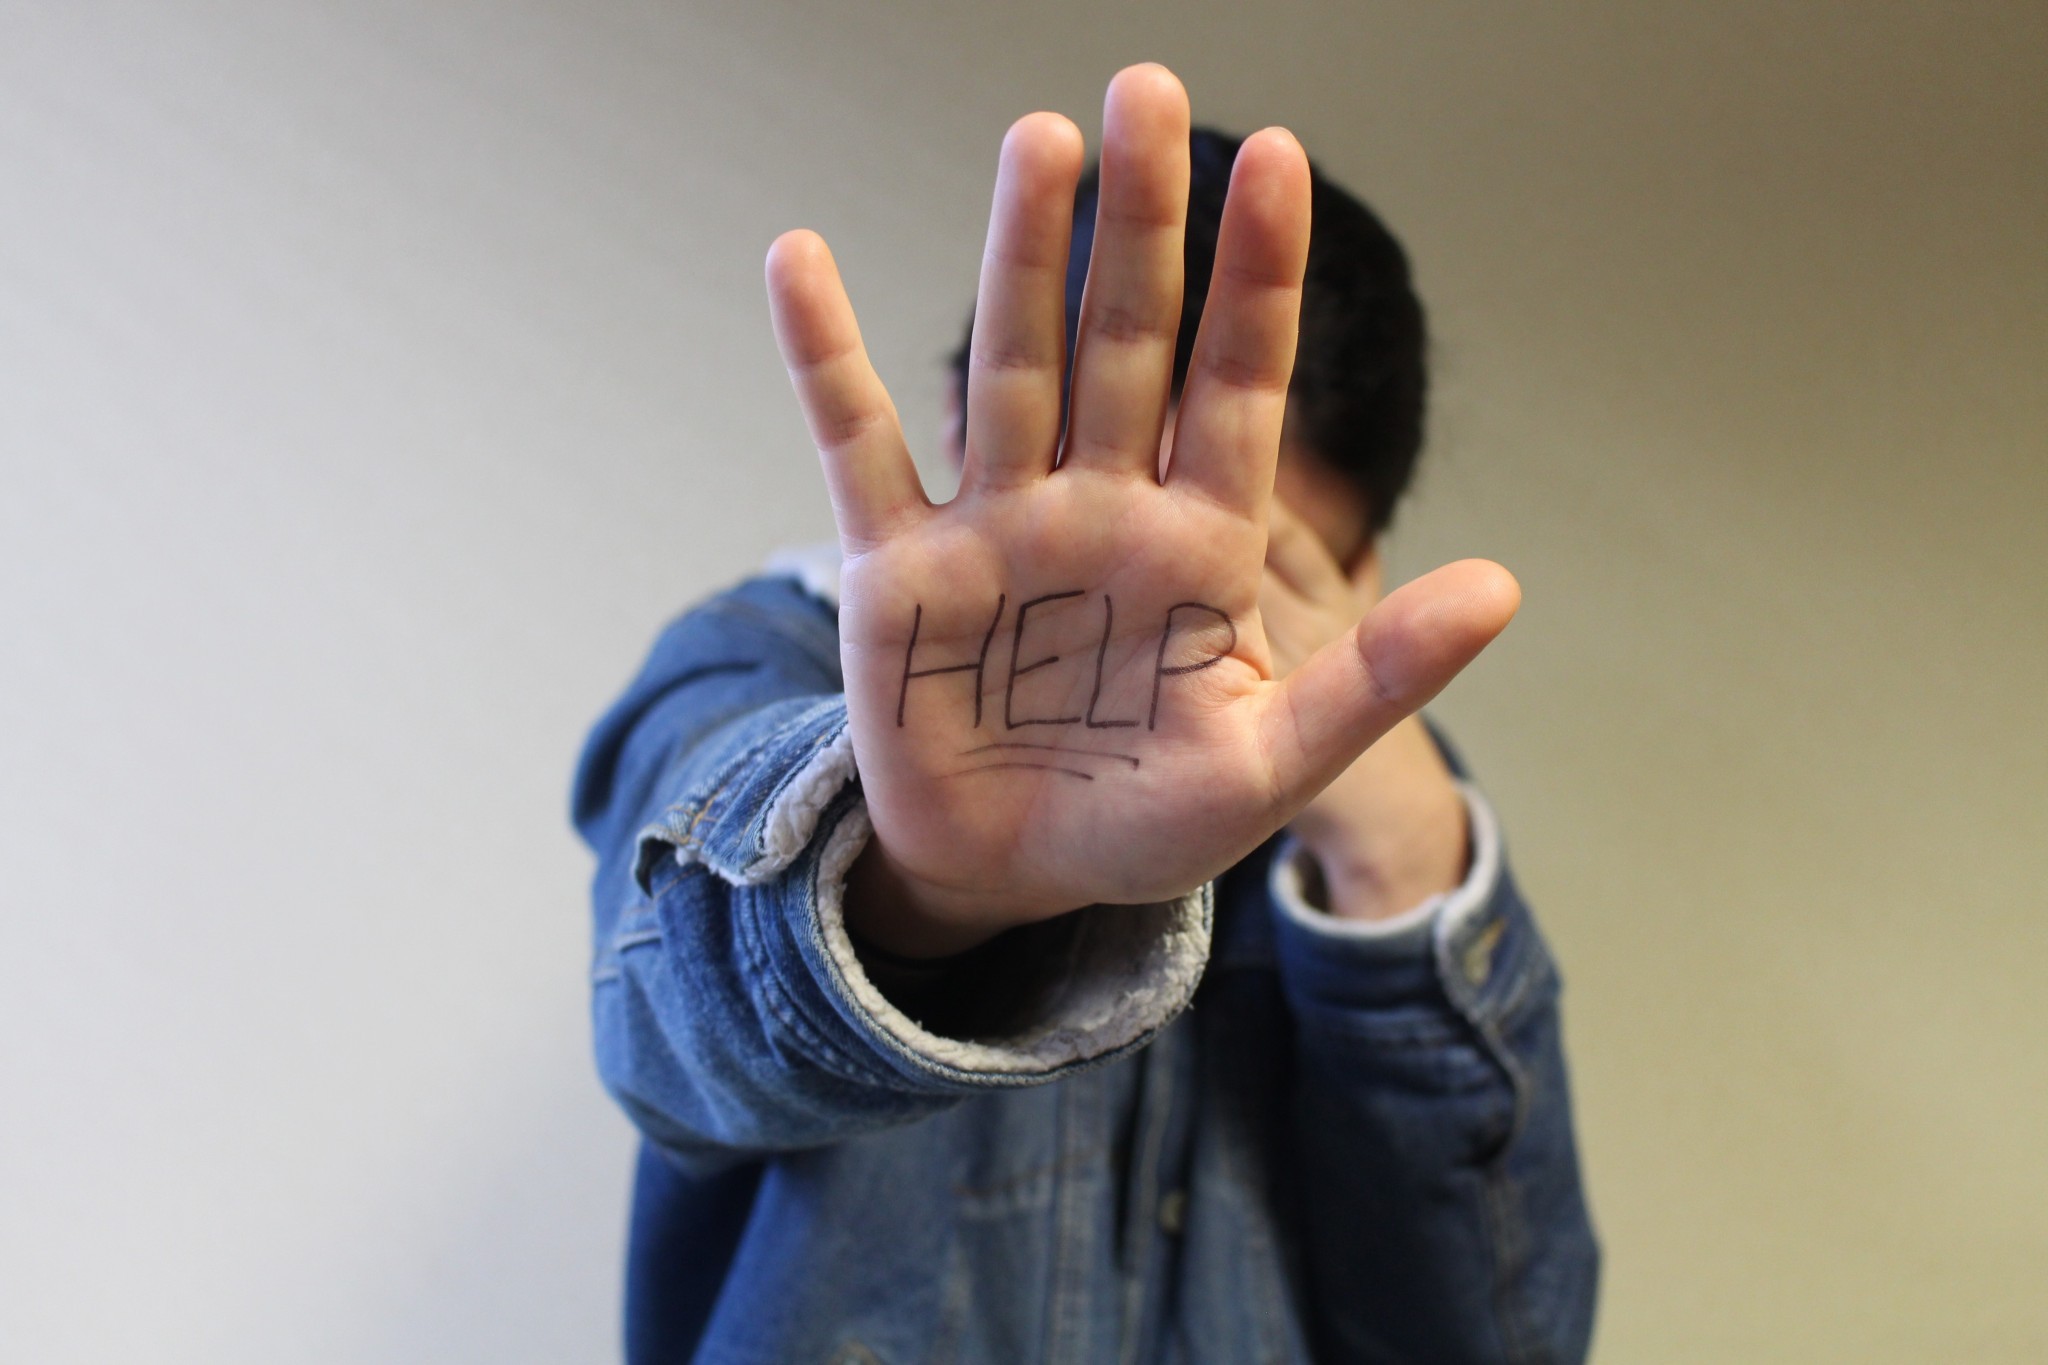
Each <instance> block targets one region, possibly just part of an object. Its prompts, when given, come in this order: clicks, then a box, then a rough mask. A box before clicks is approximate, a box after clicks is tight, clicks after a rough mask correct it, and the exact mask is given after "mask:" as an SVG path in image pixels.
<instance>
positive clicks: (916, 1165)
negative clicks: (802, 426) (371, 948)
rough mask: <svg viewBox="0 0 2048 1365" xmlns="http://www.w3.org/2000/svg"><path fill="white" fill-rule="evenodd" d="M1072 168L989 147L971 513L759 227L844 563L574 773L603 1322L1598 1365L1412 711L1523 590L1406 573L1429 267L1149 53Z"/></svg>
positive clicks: (686, 626) (823, 1353)
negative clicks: (604, 1134) (631, 1140)
mask: <svg viewBox="0 0 2048 1365" xmlns="http://www.w3.org/2000/svg"><path fill="white" fill-rule="evenodd" d="M1082 160H1083V148H1082V143H1081V137H1080V134H1079V132H1078V130H1077V129H1075V127H1074V125H1073V124H1071V123H1070V122H1068V121H1066V120H1065V119H1062V118H1059V117H1058V116H1055V115H1050V114H1035V115H1032V116H1030V117H1027V118H1025V119H1023V120H1021V121H1019V122H1018V123H1017V124H1016V125H1015V126H1014V127H1013V128H1012V129H1011V131H1010V134H1009V136H1008V138H1007V139H1006V140H1005V143H1004V147H1003V154H1002V159H1001V163H1000V169H999V172H998V176H997V182H996V196H995V206H994V210H993V214H992V218H991V224H990V231H989V244H988V251H987V255H986V257H985V259H984V267H983V274H982V281H981V288H980V296H979V299H978V301H977V306H976V311H975V317H974V323H973V328H972V334H971V339H970V342H969V344H968V345H967V346H966V347H965V348H964V350H963V353H962V355H961V356H960V357H959V362H958V371H959V377H960V381H961V382H960V384H959V386H958V388H959V392H958V398H959V403H958V413H957V416H958V418H959V420H958V421H957V422H956V424H955V430H954V444H955V446H956V453H957V454H958V456H959V458H960V461H961V469H962V475H961V487H960V493H959V495H958V496H957V497H956V498H955V499H954V500H953V501H952V502H949V503H947V504H944V505H941V506H934V505H932V504H931V503H930V502H929V501H928V500H927V498H926V497H925V494H924V491H923V489H922V487H921V486H920V483H919V480H918V477H917V474H916V471H915V469H914V467H913V466H912V464H911V461H910V458H909V456H908V454H907V452H906V450H905V448H904V444H903V437H902V433H901V430H900V428H899V426H898V423H897V421H896V416H895V411H894V409H893V407H892V406H891V404H890V402H889V399H888V396H887V394H886V393H885V392H884V391H883V389H882V387H881V384H880V382H879V380H878V379H877V378H876V376H875V374H874V372H873V370H872V368H871V367H870V366H869V364H868V362H867V359H866V356H865V353H864V352H863V350H862V348H861V345H860V339H859V333H858V330H857V328H856V326H855V323H854V319H853V314H852V311H851V308H850V306H849V304H848V303H847V299H846V295H845V293H844V290H843V289H842V288H841V286H840V283H839V279H838V275H837V272H836V270H835V269H834V267H833V264H832V260H831V257H830V255H829V253H828V252H827V251H826V249H825V246H824V244H823V242H822V241H820V240H819V239H818V238H817V237H816V236H814V235H812V234H809V233H790V234H787V235H786V236H784V237H783V238H781V239H780V240H778V241H777V242H776V243H775V245H774V247H773V248H772V249H771V252H770V255H769V259H768V283H769V294H770V301H771V308H772V311H773V315H774V321H775V327H776V334H777V337H778V340H779V342H780V344H781V346H782V350H783V354H784V358H785V360H786V362H787V364H788V366H789V370H790V374H791V378H792V381H793V383H794V385H795V388H796V392H797V396H798V400H799V402H800V403H801V405H802V407H803V409H804V412H805V415H806V417H807V419H808V420H809V423H810V427H811V431H812V434H813V437H814V439H815V441H816V443H817V446H818V449H819V452H820V455H821V458H822V460H823V463H824V469H825V475H826V482H827V485H828V487H829V489H830V492H831V497H832V504H833V509H834V514H835V518H836V521H837V524H838V528H839V537H840V545H839V554H838V555H837V556H834V557H829V558H820V557H816V556H813V557H810V558H808V559H806V558H803V557H792V558H790V559H787V560H785V561H784V562H782V563H780V564H778V565H777V566H774V567H773V571H771V573H770V574H768V575H766V576H763V577H761V578H757V579H754V580H751V581H749V582H747V583H744V584H742V585H741V586H740V587H738V588H736V589H734V590H732V591H730V592H728V593H726V594H724V595H723V596H721V597H719V598H716V599H714V600H713V601H711V602H709V603H707V604H705V605H703V606H700V607H698V608H697V609H695V610H693V611H692V612H690V613H688V614H687V615H685V616H684V617H683V618H681V619H680V620H679V621H677V622H676V623H675V624H674V625H673V626H671V627H670V628H669V630H668V631H667V632H666V633H665V634H664V635H663V636H662V637H661V639H660V641H659V642H658V643H657V645H656V646H655V649H654V652H653V655H652V657H651V658H650V659H649V661H648V663H647V664H646V666H645V668H644V669H643V670H642V672H641V674H640V676H639V677H638V679H637V680H636V681H635V682H634V683H633V685H632V686H631V688H630V689H629V690H628V691H627V693H626V695H625V696H624V697H623V698H622V699H621V700H620V701H619V702H618V703H617V704H616V705H615V706H614V707H613V708H612V710H611V711H610V712H609V713H608V714H607V715H606V716H605V718H604V719H603V720H602V721H601V722H600V724H599V725H598V727H597V729H596V731H595V732H594V733H593V734H592V736H591V738H590V741H589V744H588V746H587V748H586V750H585V753H584V756H583V760H582V764H581V766H580V769H579V772H578V775H577V785H576V794H575V815H576V820H577V824H578V827H579V829H580V830H581V831H582V833H583V834H584V837H585V838H586V839H587V840H588V841H589V843H590V845H591V847H592V848H593V849H594V850H595V851H596V852H597V854H598V856H599V870H598V874H597V878H596V883H595V887H594V905H595V909H596V939H595V944H596V950H595V967H594V971H593V978H592V979H593V983H594V984H593V1012H594V1017H595V1022H596V1035H597V1052H598V1060H599V1065H600V1068H601V1070H602V1073H603V1075H604V1078H605V1081H606V1083H607V1085H608V1086H609V1088H610V1089H611V1090H612V1092H613V1093H614V1094H615V1095H616V1096H617V1098H618V1100H619V1102H620V1103H621V1104H622V1105H623V1106H624V1107H625V1108H626V1109H627V1111H628V1112H629V1113H630V1114H631V1115H632V1117H633V1119H634V1121H635V1123H636V1124H637V1125H638V1126H639V1127H640V1129H641V1131H642V1132H643V1134H644V1135H645V1143H644V1144H643V1150H642V1155H641V1160H640V1166H639V1172H638V1178H637V1184H636V1190H635V1203H634V1222H633V1237H632V1246H631V1251H630V1258H629V1264H628V1295H627V1298H628V1303H627V1339H628V1342H627V1344H628V1356H629V1358H630V1359H631V1360H633V1361H634V1362H636V1365H637V1363H638V1362H656V1361H686V1360H700V1361H719V1362H724V1361H733V1362H738V1361H747V1362H756V1361H758V1362H769V1363H773V1365H785V1363H786V1362H795V1361H828V1360H830V1361H848V1362H877V1361H879V1362H911V1361H920V1362H921V1361H958V1362H983V1361H985V1362H1003V1363H1004V1365H1010V1363H1012V1362H1031V1361H1047V1362H1091V1363H1092V1362H1098V1361H1100V1362H1113V1361H1125V1362H1138V1361H1144V1362H1153V1361H1172V1362H1188V1363H1189V1365H1194V1363H1195V1362H1211V1361H1214V1362H1246V1361H1299V1360H1311V1359H1313V1360H1324V1361H1427V1362H1456V1361H1468V1360H1470V1361H1565V1360H1578V1359H1581V1358H1582V1357H1583V1356H1584V1354H1585V1350H1586V1345H1587V1341H1588V1337H1589V1334H1590V1330H1591V1320H1592V1304H1593V1295H1594V1286H1595V1280H1596V1274H1597V1260H1598V1256H1597V1251H1596V1248H1595V1244H1594V1240H1593V1236H1592V1232H1591V1228H1590V1225H1589V1222H1588V1219H1587V1214H1586V1209H1585V1203H1584V1198H1583V1193H1582V1190H1581V1185H1580V1180H1579V1173H1578V1162H1577V1156H1576V1151H1575V1146H1574V1141H1573V1136H1572V1126H1571V1117H1570V1105H1569V1098H1568V1093H1567V1086H1566V1079H1565V1072H1564V1063H1563V1056H1562V1052H1561V1049H1560V1041H1559V1029H1558V1017H1557V994H1558V983H1557V975H1556V972H1555V969H1554V967H1553V966H1552V963H1551V960H1550V957H1549V955H1548V953H1547V951H1546V950H1545V947H1544V944H1543V941H1542V938H1541V936H1540V935H1539V933H1538V932H1537V929H1536V926H1535V924H1534V922H1533V920H1532V919H1531V918H1530V915H1529V911H1528V909H1527V907H1526V906H1525V905H1524V904H1523V903H1522V900H1521V898H1520V896H1519V895H1518V893H1517V892H1516V890H1515V887H1514V883H1513V881H1512V879H1511V877H1510V875H1509V873H1508V869H1507V867H1506V864H1505V861H1504V857H1503V853H1502V845H1501V839H1500V834H1499V831H1498V829H1497V826H1496V823H1495V820H1494V816H1493V814H1492V812H1491V810H1490V808H1489V807H1488V805H1487V804H1486V802H1485V800H1484V798H1483V797H1481V796H1480V795H1479V793H1478V792H1477V791H1476V790H1475V789H1474V788H1472V787H1471V786H1470V785H1468V784H1467V783H1466V782H1465V781H1464V780H1463V779H1462V775H1461V773H1460V771H1459V770H1458V769H1457V767H1456V764H1455V760H1454V759H1453V758H1452V757H1451V756H1450V755H1449V753H1448V750H1447V749H1446V748H1444V747H1443V746H1442V744H1441V743H1440V741H1439V740H1438V738H1437V736H1435V734H1434V733H1433V732H1432V731H1430V730H1429V729H1427V728H1426V727H1425V725H1424V724H1423V722H1422V721H1421V719H1420V718H1419V715H1418V711H1419V708H1420V707H1421V706H1422V705H1423V704H1424V703H1425V702H1426V701H1428V700H1429V698H1431V697H1432V696H1434V695H1435V694H1436V693H1437V691H1439V690H1440V689H1441V688H1442V687H1443V686H1444V685H1445V684H1446V683H1448V682H1449V681H1450V679H1451V678H1452V677H1453V676H1455V675H1456V673H1457V672H1458V671H1459V670H1460V669H1461V668H1463V667H1464V666H1465V665H1466V664H1467V663H1468V662H1470V661H1471V659H1472V658H1473V657H1474V656H1476V655H1477V654H1478V653H1479V651H1480V650H1481V649H1483V648H1484V647H1485V645H1486V644H1487V643H1488V642H1489V641H1491V640H1492V639H1493V637H1494V636H1495V635H1496V634H1498V633H1499V632H1500V631H1501V630H1502V629H1503V628H1504V627H1505V626H1506V624H1507V622H1508V620H1509V618H1510V617H1511V616H1512V615H1513V613H1514V610H1515V607H1516V605H1517V603H1518V601H1519V589H1518V588H1517V586H1516V584H1515V582H1514V580H1513V579H1512V578H1511V577H1509V576H1508V574H1507V573H1506V571H1504V570H1503V569H1501V568H1500V567H1499V566H1497V565H1493V564H1490V563H1486V562H1484V561H1467V562H1464V563H1459V564H1453V565H1449V566H1447V567H1445V568H1441V569H1438V570H1436V571H1435V572H1434V573H1431V574H1429V575H1426V576H1424V577H1423V578H1420V579H1418V580H1416V581H1414V582H1412V583H1409V584H1407V585H1405V586H1403V587H1401V588H1400V589H1398V590H1397V591H1395V592H1393V593H1392V594H1390V595H1388V596H1386V597H1385V598H1384V600H1381V598H1380V592H1379V558H1378V554H1377V550H1376V545H1377V535H1378V532H1379V531H1381V530H1382V529H1384V527H1385V525H1386V523H1387V521H1388V519H1389V517H1390V515H1391V512H1392V510H1393V506H1394V503H1395V500H1396V499H1397V498H1398V497H1399V495H1400V493H1401V492H1402V490H1403V489H1404V488H1405V486H1406V484H1407V482H1408V479H1409V475H1410V472H1411V470H1412V467H1413V464H1414V460H1415V457H1416V454H1417V451H1418V450H1419V448H1420V445H1421V438H1422V411H1423V397H1424V389H1425V378H1424V375H1425V372H1424V365H1423V348H1424V331H1423V322H1422V312H1421V307H1420V305H1419V303H1417V301H1416V299H1415V296H1414V293H1413V291H1412V289H1411V287H1410V284H1409V278H1408V267H1407V262H1406V259H1405V257H1404V255H1403V254H1402V252H1401V249H1400V247H1399V246H1398V244H1396V243H1395V241H1394V239H1393V238H1392V237H1391V236H1390V235H1388V234H1387V232H1386V230H1385V229H1384V227H1382V226H1381V225H1380V223H1379V222H1378V220H1377V219H1376V218H1374V217H1373V215H1372V214H1371V213H1370V212H1369V211H1368V210H1367V209H1366V208H1365V207H1364V206H1363V205H1361V204H1359V203H1358V202H1357V201H1356V200H1354V199H1352V198H1350V197H1349V196H1348V195H1346V194H1345V193H1344V192H1343V191H1342V190H1340V189H1337V188H1336V187H1335V186H1333V185H1331V184H1329V182H1328V181H1326V180H1325V179H1323V178H1322V177H1321V176H1320V175H1318V174H1316V173H1315V172H1313V171H1312V170H1311V168H1310V166H1309V164H1308V162H1307V160H1306V158H1305V157H1304V156H1303V154H1302V151H1301V149H1300V147H1299V146H1298V145H1297V144H1296V143H1295V141H1294V140H1293V138H1292V137H1290V136H1289V135H1288V134H1286V133H1285V132H1283V131H1281V130H1278V129H1268V130H1265V131H1263V132H1260V133H1257V134H1254V135H1253V136H1252V137H1250V138H1247V139H1244V140H1243V141H1242V143H1241V144H1240V143H1238V142H1237V141H1235V140H1232V139H1228V138H1224V137H1222V136H1221V135H1218V134H1213V133H1208V132H1204V131H1196V132H1192V133H1191V131H1190V127H1189V115H1188V106H1187V99H1186V95H1185V93H1184V92H1183V91H1182V90H1181V87H1180V85H1179V83H1178V82H1177V81H1176V80H1175V79H1174V78H1173V77H1172V75H1171V74H1170V73H1168V72H1167V71H1165V70H1164V69H1163V68H1160V67H1156V66H1140V67H1133V68H1130V69H1128V70H1126V71H1124V72H1122V73H1120V74H1119V75H1118V76H1117V78H1116V79H1115V80H1114V81H1113V82H1112V84H1111V86H1110V90H1109V95H1108V100H1107V106H1106V112H1105V126H1104V134H1103V148H1102V153H1101V163H1100V171H1099V174H1098V173H1096V172H1090V173H1089V174H1087V175H1086V176H1084V175H1083V173H1082ZM1312 218H1313V222H1314V233H1313V238H1312V237H1311V232H1310V223H1311V219H1312ZM1297 340H1298V342H1299V351H1298V353H1297ZM1276 489H1277V497H1276V496H1275V494H1276ZM1190 1006H1192V1008H1190Z"/></svg>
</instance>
